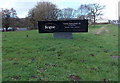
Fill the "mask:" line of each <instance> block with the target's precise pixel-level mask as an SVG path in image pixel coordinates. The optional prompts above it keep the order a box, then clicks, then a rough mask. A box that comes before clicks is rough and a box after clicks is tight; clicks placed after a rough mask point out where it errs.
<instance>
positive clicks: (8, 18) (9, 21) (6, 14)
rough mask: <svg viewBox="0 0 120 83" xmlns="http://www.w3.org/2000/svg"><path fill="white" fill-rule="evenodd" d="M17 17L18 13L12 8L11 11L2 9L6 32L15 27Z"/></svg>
mask: <svg viewBox="0 0 120 83" xmlns="http://www.w3.org/2000/svg"><path fill="white" fill-rule="evenodd" d="M14 18H18V17H17V13H16V11H15V10H14V9H13V8H11V9H10V10H9V9H2V25H3V27H5V28H6V31H7V30H8V27H10V26H11V27H14V26H15V19H14Z"/></svg>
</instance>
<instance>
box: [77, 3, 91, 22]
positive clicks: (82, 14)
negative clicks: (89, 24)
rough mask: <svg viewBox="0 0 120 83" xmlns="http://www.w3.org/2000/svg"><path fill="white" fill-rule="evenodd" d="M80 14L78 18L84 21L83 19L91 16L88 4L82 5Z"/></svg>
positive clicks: (79, 9)
mask: <svg viewBox="0 0 120 83" xmlns="http://www.w3.org/2000/svg"><path fill="white" fill-rule="evenodd" d="M77 12H78V18H79V19H81V20H83V19H88V18H87V17H88V14H89V10H88V9H87V5H86V4H84V5H83V4H82V5H80V7H79V8H78V10H77Z"/></svg>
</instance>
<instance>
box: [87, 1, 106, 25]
mask: <svg viewBox="0 0 120 83" xmlns="http://www.w3.org/2000/svg"><path fill="white" fill-rule="evenodd" d="M104 8H105V6H103V5H100V4H97V3H95V4H88V5H87V9H88V10H89V15H88V16H89V17H92V18H93V23H94V24H95V23H96V20H97V19H96V18H97V17H99V16H101V15H103V13H102V10H103V9H104Z"/></svg>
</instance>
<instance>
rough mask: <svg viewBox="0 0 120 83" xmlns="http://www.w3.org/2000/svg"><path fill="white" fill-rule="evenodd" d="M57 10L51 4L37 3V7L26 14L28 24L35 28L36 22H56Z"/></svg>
mask: <svg viewBox="0 0 120 83" xmlns="http://www.w3.org/2000/svg"><path fill="white" fill-rule="evenodd" d="M57 12H58V8H57V6H56V5H55V4H52V3H51V2H38V3H37V5H36V6H35V7H34V8H32V9H31V10H30V11H29V12H28V17H27V18H28V19H29V22H30V23H31V24H32V25H33V27H36V24H37V21H43V20H44V21H47V20H57V16H58V15H57Z"/></svg>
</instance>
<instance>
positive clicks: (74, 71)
mask: <svg viewBox="0 0 120 83" xmlns="http://www.w3.org/2000/svg"><path fill="white" fill-rule="evenodd" d="M101 26H102V25H96V27H98V28H100V27H101ZM107 27H108V28H107V29H108V30H109V31H110V32H109V33H102V34H101V35H95V34H93V33H91V32H92V31H93V30H95V29H98V28H93V27H91V26H89V32H88V33H74V34H73V39H54V38H53V34H52V33H49V34H44V33H41V34H39V33H38V31H37V30H31V31H18V32H4V33H3V39H2V41H3V44H2V53H3V56H2V57H3V71H2V73H3V74H2V76H3V78H2V79H3V81H16V80H17V81H70V80H71V79H70V78H69V76H70V75H75V76H78V77H79V78H80V81H100V80H103V79H104V80H109V81H117V80H118V59H117V58H112V57H111V55H114V56H118V28H117V27H115V26H113V25H107ZM26 35H28V37H26ZM90 55H94V56H90Z"/></svg>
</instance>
